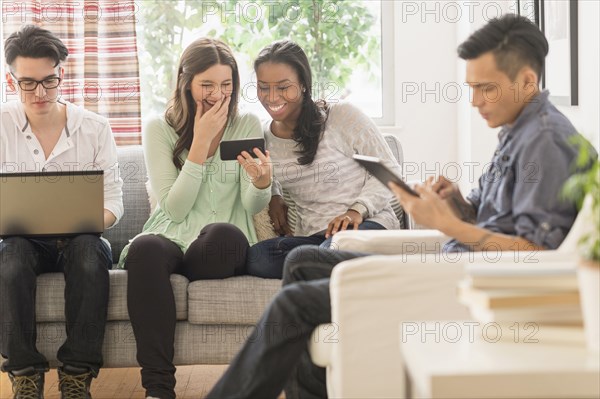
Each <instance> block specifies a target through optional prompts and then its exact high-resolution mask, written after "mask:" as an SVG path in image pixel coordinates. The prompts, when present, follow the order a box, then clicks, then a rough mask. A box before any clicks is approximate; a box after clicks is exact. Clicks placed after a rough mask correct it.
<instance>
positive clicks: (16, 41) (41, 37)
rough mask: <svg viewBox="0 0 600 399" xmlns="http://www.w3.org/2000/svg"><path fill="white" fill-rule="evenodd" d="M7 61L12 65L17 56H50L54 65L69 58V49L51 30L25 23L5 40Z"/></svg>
mask: <svg viewBox="0 0 600 399" xmlns="http://www.w3.org/2000/svg"><path fill="white" fill-rule="evenodd" d="M4 50H5V52H6V55H5V57H6V63H7V64H8V65H12V63H13V62H14V60H15V59H16V58H17V57H28V58H50V59H51V60H53V61H54V66H55V67H56V66H57V65H58V64H60V63H61V62H63V61H64V60H66V59H67V56H68V55H69V50H67V47H66V46H65V45H64V43H63V42H62V41H61V40H60V39H59V38H58V37H57V36H56V35H54V33H52V32H50V31H49V30H46V29H43V28H40V27H39V26H36V25H25V26H23V27H22V28H21V29H20V30H18V31H17V32H14V33H12V34H11V35H10V36H9V37H8V38H7V39H6V41H5V42H4Z"/></svg>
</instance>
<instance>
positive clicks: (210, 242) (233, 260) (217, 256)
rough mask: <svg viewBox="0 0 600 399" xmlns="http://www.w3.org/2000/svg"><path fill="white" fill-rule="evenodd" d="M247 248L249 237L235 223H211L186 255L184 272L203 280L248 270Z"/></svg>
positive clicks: (188, 275)
mask: <svg viewBox="0 0 600 399" xmlns="http://www.w3.org/2000/svg"><path fill="white" fill-rule="evenodd" d="M248 248H249V244H248V239H247V238H246V236H245V235H244V233H242V231H241V230H240V229H239V228H237V227H236V226H234V225H232V224H229V223H213V224H210V225H208V226H206V227H204V228H203V229H202V231H201V232H200V235H199V236H198V238H197V239H196V240H194V242H192V244H190V246H189V248H188V250H187V252H186V253H185V255H184V269H185V275H186V276H187V277H188V279H190V280H201V279H221V278H227V277H232V276H235V275H241V274H245V269H246V268H245V266H246V259H247V255H248Z"/></svg>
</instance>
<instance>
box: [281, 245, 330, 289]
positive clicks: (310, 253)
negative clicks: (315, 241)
mask: <svg viewBox="0 0 600 399" xmlns="http://www.w3.org/2000/svg"><path fill="white" fill-rule="evenodd" d="M323 251H324V250H323V249H322V248H320V247H318V246H316V245H303V246H300V247H297V248H294V249H293V250H292V251H291V252H290V253H289V254H288V255H287V256H286V258H285V262H284V265H283V284H284V285H287V284H290V283H293V282H295V281H301V280H302V277H301V275H300V274H299V273H298V271H299V270H300V269H301V268H302V267H303V266H304V265H306V264H310V263H315V262H318V261H319V260H320V259H321V258H322V257H323V254H322V252H323Z"/></svg>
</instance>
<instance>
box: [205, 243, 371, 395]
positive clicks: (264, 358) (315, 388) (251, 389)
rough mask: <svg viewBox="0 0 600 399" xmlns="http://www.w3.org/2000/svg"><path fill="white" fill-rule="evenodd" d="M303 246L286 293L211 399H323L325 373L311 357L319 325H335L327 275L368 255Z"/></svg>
mask: <svg viewBox="0 0 600 399" xmlns="http://www.w3.org/2000/svg"><path fill="white" fill-rule="evenodd" d="M366 255H367V254H363V253H356V252H344V251H336V250H331V249H325V248H320V247H318V246H303V247H299V248H296V249H295V250H293V251H292V252H291V253H290V256H288V258H287V259H286V261H285V271H284V277H283V284H284V287H283V289H282V290H281V291H280V292H279V293H278V294H277V296H276V297H275V298H274V299H273V300H272V301H271V303H270V304H269V306H268V307H267V309H266V310H265V312H264V313H263V315H262V317H261V319H260V320H259V322H258V324H257V325H256V329H255V331H254V332H253V333H252V335H251V336H250V337H249V338H248V340H247V341H246V343H245V344H244V346H243V347H242V349H241V350H240V352H239V353H238V354H237V355H236V357H235V358H234V359H233V361H232V362H231V364H230V365H229V368H228V369H227V371H226V372H225V374H224V375H223V377H221V379H220V380H219V381H218V382H217V384H216V385H215V386H214V387H213V389H212V390H211V391H210V393H209V394H208V396H207V398H214V399H225V398H238V399H242V398H263V399H269V398H276V397H277V396H278V395H279V394H280V393H281V391H282V390H283V389H284V387H285V393H286V398H287V399H295V398H303V399H304V398H325V397H327V390H326V385H325V370H324V369H323V368H320V367H317V366H315V365H314V364H313V363H312V362H311V361H310V357H309V355H308V340H309V339H310V337H311V335H312V332H313V330H314V329H315V327H316V326H318V325H319V324H323V323H329V322H331V305H330V296H329V277H330V276H331V272H332V270H333V268H334V267H335V266H336V265H337V264H338V263H340V262H343V261H345V260H349V259H355V258H358V257H362V256H366Z"/></svg>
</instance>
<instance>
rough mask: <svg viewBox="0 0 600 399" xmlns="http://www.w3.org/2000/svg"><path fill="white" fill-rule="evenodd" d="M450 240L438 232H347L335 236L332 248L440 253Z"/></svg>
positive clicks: (373, 252) (389, 252) (379, 253)
mask: <svg viewBox="0 0 600 399" xmlns="http://www.w3.org/2000/svg"><path fill="white" fill-rule="evenodd" d="M449 239H450V238H449V237H448V236H446V235H445V234H443V233H441V232H439V231H437V230H346V231H340V232H339V233H337V234H336V235H334V236H333V240H332V242H331V248H335V249H339V250H345V251H356V252H367V253H372V254H378V255H398V254H417V253H422V252H435V251H436V250H437V252H438V253H439V252H440V251H441V250H442V247H443V245H444V243H445V242H446V241H448V240H449Z"/></svg>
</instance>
